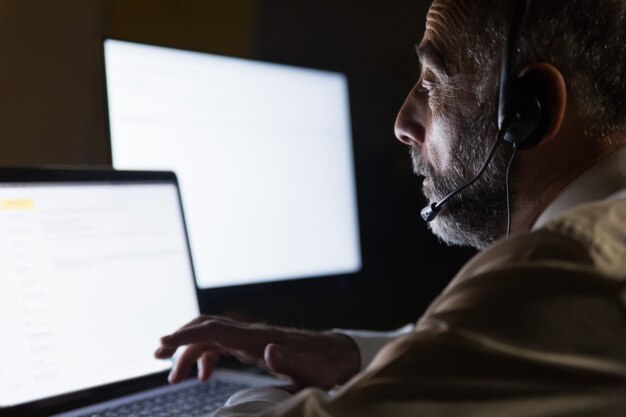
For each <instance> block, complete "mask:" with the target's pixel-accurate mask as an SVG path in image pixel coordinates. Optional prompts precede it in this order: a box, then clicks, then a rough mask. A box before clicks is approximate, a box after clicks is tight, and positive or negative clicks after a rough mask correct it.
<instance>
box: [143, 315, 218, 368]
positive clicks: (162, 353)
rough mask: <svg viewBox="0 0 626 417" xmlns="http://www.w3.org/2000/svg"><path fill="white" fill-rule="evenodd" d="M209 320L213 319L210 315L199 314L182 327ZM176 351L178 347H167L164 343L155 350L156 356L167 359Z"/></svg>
mask: <svg viewBox="0 0 626 417" xmlns="http://www.w3.org/2000/svg"><path fill="white" fill-rule="evenodd" d="M207 320H211V318H210V317H208V316H198V317H196V318H195V319H193V320H191V321H190V322H188V323H186V324H185V325H184V326H182V327H181V328H180V329H186V328H189V327H191V326H195V325H196V324H199V323H203V322H205V321H207ZM180 329H179V330H180ZM175 352H176V348H171V347H167V346H164V345H163V343H161V346H159V348H158V349H157V350H156V351H155V352H154V356H155V357H156V358H157V359H166V358H169V357H171V356H172V355H173V354H174V353H175Z"/></svg>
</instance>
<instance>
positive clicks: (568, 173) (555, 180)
mask: <svg viewBox="0 0 626 417" xmlns="http://www.w3.org/2000/svg"><path fill="white" fill-rule="evenodd" d="M605 143H611V142H610V141H606V142H605ZM616 143H620V142H616ZM621 143H622V146H623V144H624V141H621ZM594 144H595V146H594ZM587 145H588V146H586V148H584V151H583V152H581V151H580V150H577V149H575V148H572V147H570V148H569V149H570V150H574V152H571V151H570V152H567V149H568V148H566V149H565V150H564V151H563V152H560V153H555V152H552V153H546V154H544V155H541V154H539V153H538V152H535V154H534V155H533V154H531V153H530V152H529V153H528V155H524V156H523V158H525V159H526V160H522V161H521V163H520V165H521V166H522V170H523V171H525V172H526V173H529V174H527V175H522V178H521V179H519V180H517V181H515V182H514V187H513V193H514V195H513V199H512V201H513V204H512V210H513V213H512V227H511V229H512V232H513V233H521V232H527V231H530V230H531V228H532V227H533V224H534V223H535V222H536V220H537V218H538V217H539V216H540V215H541V213H543V212H544V211H545V210H546V208H547V207H548V206H549V205H550V204H551V203H552V202H553V201H554V200H555V199H556V198H557V196H558V195H559V194H560V193H561V192H562V191H563V189H564V188H565V187H566V186H567V185H568V184H570V183H571V182H572V181H573V180H575V179H576V178H578V177H579V176H580V175H581V174H582V173H584V172H585V171H587V170H588V169H590V168H591V167H592V166H594V165H595V164H597V163H598V162H599V161H601V160H603V159H605V158H606V157H607V156H608V155H610V154H612V153H613V152H615V151H617V150H618V149H619V146H618V145H614V146H605V145H601V142H598V141H590V142H587ZM536 151H541V149H537V150H536ZM550 155H552V157H550ZM533 158H535V159H533ZM520 159H522V158H520ZM541 167H543V169H538V168H541Z"/></svg>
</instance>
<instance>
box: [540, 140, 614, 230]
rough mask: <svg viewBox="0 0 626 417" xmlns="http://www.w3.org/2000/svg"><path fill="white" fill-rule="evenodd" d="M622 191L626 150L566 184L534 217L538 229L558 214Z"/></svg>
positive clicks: (604, 160) (607, 158)
mask: <svg viewBox="0 0 626 417" xmlns="http://www.w3.org/2000/svg"><path fill="white" fill-rule="evenodd" d="M625 189H626V147H623V148H621V149H619V150H617V151H616V152H613V153H612V154H610V155H609V156H607V157H606V158H603V159H601V160H600V161H599V162H597V163H595V164H594V165H592V166H591V168H589V169H587V170H586V171H585V172H583V173H582V174H581V175H579V176H578V177H577V178H576V179H574V180H573V181H572V182H570V183H569V184H568V185H567V186H565V188H563V190H562V191H561V192H560V193H559V195H558V196H557V197H556V198H555V199H554V200H553V201H552V202H551V203H550V204H549V205H548V207H546V209H545V210H544V211H543V212H542V213H541V214H540V215H539V217H537V220H535V224H534V225H533V227H532V230H535V229H538V228H540V227H541V226H543V225H545V224H546V223H548V222H549V221H550V220H552V219H554V218H555V217H557V216H558V215H560V214H561V213H563V212H565V211H567V210H569V209H572V208H574V207H576V206H578V205H581V204H584V203H589V202H592V201H598V200H604V199H606V198H608V197H610V196H611V195H612V194H615V193H620V194H621V193H622V192H623V191H625Z"/></svg>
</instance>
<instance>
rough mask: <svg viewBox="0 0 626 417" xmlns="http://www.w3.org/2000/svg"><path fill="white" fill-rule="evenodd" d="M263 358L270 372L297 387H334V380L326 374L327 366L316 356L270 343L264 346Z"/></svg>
mask: <svg viewBox="0 0 626 417" xmlns="http://www.w3.org/2000/svg"><path fill="white" fill-rule="evenodd" d="M263 357H264V360H265V363H266V364H267V367H268V368H269V370H270V371H271V372H274V373H276V374H280V375H284V376H286V377H288V378H289V379H291V380H292V381H293V382H294V383H295V384H296V385H297V386H299V387H307V386H315V387H319V388H323V389H331V388H333V387H334V386H335V383H334V382H333V381H334V379H335V378H333V377H332V375H329V374H328V371H330V369H329V365H328V364H327V363H322V361H320V358H319V357H318V356H317V355H314V354H311V353H299V352H295V351H293V350H291V349H289V348H288V347H286V346H282V345H277V344H274V343H270V344H268V345H267V346H265V351H264V353H263Z"/></svg>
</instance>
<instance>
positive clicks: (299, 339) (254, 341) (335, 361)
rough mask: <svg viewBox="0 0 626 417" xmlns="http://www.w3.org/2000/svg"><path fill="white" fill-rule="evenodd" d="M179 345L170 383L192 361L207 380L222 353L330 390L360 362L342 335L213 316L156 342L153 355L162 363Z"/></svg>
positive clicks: (177, 379) (298, 382) (299, 384)
mask: <svg viewBox="0 0 626 417" xmlns="http://www.w3.org/2000/svg"><path fill="white" fill-rule="evenodd" d="M181 346H186V348H185V350H184V352H183V353H182V354H181V355H180V357H179V358H178V360H177V361H176V363H175V364H174V366H173V368H172V371H171V372H170V375H169V378H168V379H169V381H170V383H173V384H175V383H177V382H180V381H182V380H183V379H184V378H185V377H186V376H187V375H188V374H189V372H190V370H191V367H192V366H193V364H194V362H197V363H198V371H199V375H198V377H199V379H200V380H201V381H203V382H205V381H207V380H208V379H209V377H210V376H211V373H212V371H213V367H214V365H215V362H216V361H217V359H218V358H219V357H220V356H222V355H223V356H233V357H235V358H237V359H238V360H239V361H241V362H243V363H246V364H254V365H257V366H259V367H260V368H262V369H265V370H266V371H269V372H271V373H273V374H277V375H283V376H286V377H287V378H289V379H290V380H291V381H292V382H293V384H294V385H296V386H297V387H298V388H302V387H308V386H314V387H319V388H323V389H331V388H333V387H335V386H336V385H338V384H343V383H344V382H346V381H347V380H349V379H350V378H352V377H353V376H354V375H356V374H357V373H358V372H359V369H360V361H361V358H360V354H359V350H358V348H357V346H356V345H355V343H354V342H353V341H352V339H350V338H349V337H347V336H344V335H341V334H337V333H333V332H309V331H302V330H296V329H288V328H280V327H273V326H267V325H263V324H247V323H241V322H237V321H233V320H229V319H226V318H223V317H216V316H200V317H198V318H196V319H194V320H192V321H190V322H189V323H187V324H186V325H185V326H183V327H181V328H180V329H179V330H177V331H176V332H175V333H173V334H171V335H169V336H165V337H163V338H161V346H160V347H159V348H158V349H157V350H156V352H155V353H154V355H155V357H157V358H159V359H166V358H169V357H171V356H172V355H173V354H174V353H175V352H176V350H177V349H178V348H179V347H181Z"/></svg>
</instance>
